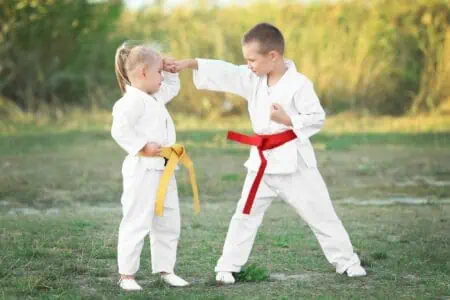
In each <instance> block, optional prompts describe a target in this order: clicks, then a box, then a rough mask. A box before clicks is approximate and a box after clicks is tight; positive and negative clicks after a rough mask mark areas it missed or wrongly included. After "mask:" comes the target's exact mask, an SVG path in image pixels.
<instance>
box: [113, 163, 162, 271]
mask: <svg viewBox="0 0 450 300" xmlns="http://www.w3.org/2000/svg"><path fill="white" fill-rule="evenodd" d="M158 182H159V181H158V176H157V174H156V173H155V172H153V171H149V170H147V169H145V168H143V167H141V166H139V168H138V170H137V171H136V172H135V174H134V175H132V176H129V177H125V178H124V184H123V194H122V199H121V202H122V214H123V217H122V221H121V223H120V227H119V240H118V246H117V261H118V267H119V273H120V274H122V275H134V274H135V273H136V272H137V271H138V269H139V264H140V256H141V251H142V246H143V245H144V239H145V237H146V236H147V234H148V233H149V231H150V228H151V222H152V217H153V211H154V209H153V203H154V202H152V199H151V198H152V197H153V195H154V194H155V192H156V186H157V184H158Z"/></svg>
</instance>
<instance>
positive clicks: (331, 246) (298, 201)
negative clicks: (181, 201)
mask: <svg viewBox="0 0 450 300" xmlns="http://www.w3.org/2000/svg"><path fill="white" fill-rule="evenodd" d="M298 161H299V164H301V165H300V167H299V170H298V171H297V172H295V173H292V174H264V175H263V177H262V181H261V184H260V186H259V189H258V191H257V193H256V197H255V201H254V203H253V207H252V209H251V212H250V215H245V214H243V212H242V211H243V208H244V205H245V202H246V201H247V196H248V193H249V191H250V187H251V185H252V183H253V180H254V178H255V176H256V172H254V171H248V173H247V177H246V179H245V183H244V187H243V190H242V195H241V199H240V200H239V202H238V204H237V208H236V212H235V214H234V215H233V217H232V219H231V222H230V226H229V228H228V233H227V237H226V239H225V244H224V247H223V252H222V256H221V257H220V259H219V260H218V262H217V265H216V268H215V271H216V272H239V271H240V270H241V268H242V266H243V265H244V264H245V263H246V262H247V260H248V258H249V255H250V252H251V249H252V247H253V243H254V241H255V237H256V233H257V231H258V228H259V226H260V225H261V222H262V220H263V217H264V213H265V212H266V210H267V208H268V207H269V206H270V204H271V203H272V201H273V200H274V198H275V197H277V196H279V197H280V198H281V199H282V200H284V201H285V202H286V203H288V204H289V205H291V206H292V207H293V208H294V209H295V211H296V212H297V214H298V215H299V216H300V217H301V218H302V219H303V220H304V221H305V222H306V223H307V224H308V225H309V227H310V228H311V229H312V231H313V233H314V235H315V236H316V238H317V240H318V241H319V244H320V246H321V248H322V251H323V253H324V254H325V257H326V258H327V260H328V262H330V263H331V264H332V265H333V266H334V267H335V268H336V272H337V273H340V274H342V273H344V272H345V271H346V270H347V269H348V268H349V267H350V266H352V265H354V264H360V260H359V258H358V256H357V254H356V253H354V252H353V247H352V244H351V242H350V238H349V236H348V234H347V231H346V230H345V228H344V226H343V225H342V222H341V220H340V219H339V217H338V216H337V215H336V212H335V210H334V207H333V204H332V203H331V199H330V196H329V194H328V190H327V187H326V185H325V182H324V181H323V179H322V176H321V174H320V173H319V170H318V169H317V168H308V167H307V166H306V164H305V163H304V161H303V159H302V158H301V157H299V159H298Z"/></svg>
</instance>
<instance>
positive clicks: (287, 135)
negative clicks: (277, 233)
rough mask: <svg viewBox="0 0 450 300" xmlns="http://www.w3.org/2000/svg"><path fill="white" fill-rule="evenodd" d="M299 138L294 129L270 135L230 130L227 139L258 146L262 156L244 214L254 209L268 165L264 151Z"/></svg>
mask: <svg viewBox="0 0 450 300" xmlns="http://www.w3.org/2000/svg"><path fill="white" fill-rule="evenodd" d="M295 138H297V136H296V135H295V133H294V131H293V130H288V131H284V132H282V133H277V134H270V135H252V136H248V135H244V134H240V133H237V132H234V131H228V135H227V139H229V140H232V141H235V142H238V143H241V144H246V145H251V146H256V147H257V148H258V153H259V157H260V158H261V165H260V166H259V169H258V172H257V173H256V178H255V180H254V181H253V184H252V187H251V189H250V193H249V194H248V197H247V202H245V207H244V214H246V215H249V214H250V210H251V209H252V205H253V201H255V196H256V191H257V190H258V187H259V184H260V183H261V179H262V176H263V174H264V170H265V169H266V166H267V159H266V158H265V157H264V154H263V151H264V150H269V149H273V148H276V147H279V146H281V145H283V144H284V143H287V142H289V141H292V140H294V139H295Z"/></svg>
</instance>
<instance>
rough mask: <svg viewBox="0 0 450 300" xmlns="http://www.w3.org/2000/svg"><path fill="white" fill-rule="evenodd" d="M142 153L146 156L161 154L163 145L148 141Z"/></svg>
mask: <svg viewBox="0 0 450 300" xmlns="http://www.w3.org/2000/svg"><path fill="white" fill-rule="evenodd" d="M141 153H142V154H143V155H145V156H159V155H160V154H161V146H160V145H158V144H156V143H153V142H150V143H147V144H145V146H144V148H142V150H141Z"/></svg>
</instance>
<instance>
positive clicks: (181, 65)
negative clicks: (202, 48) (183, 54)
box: [174, 59, 192, 72]
mask: <svg viewBox="0 0 450 300" xmlns="http://www.w3.org/2000/svg"><path fill="white" fill-rule="evenodd" d="M191 61H192V60H190V59H182V60H176V61H174V65H175V70H176V72H180V71H182V70H184V69H186V68H189V67H190V65H189V64H190V62H191Z"/></svg>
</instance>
